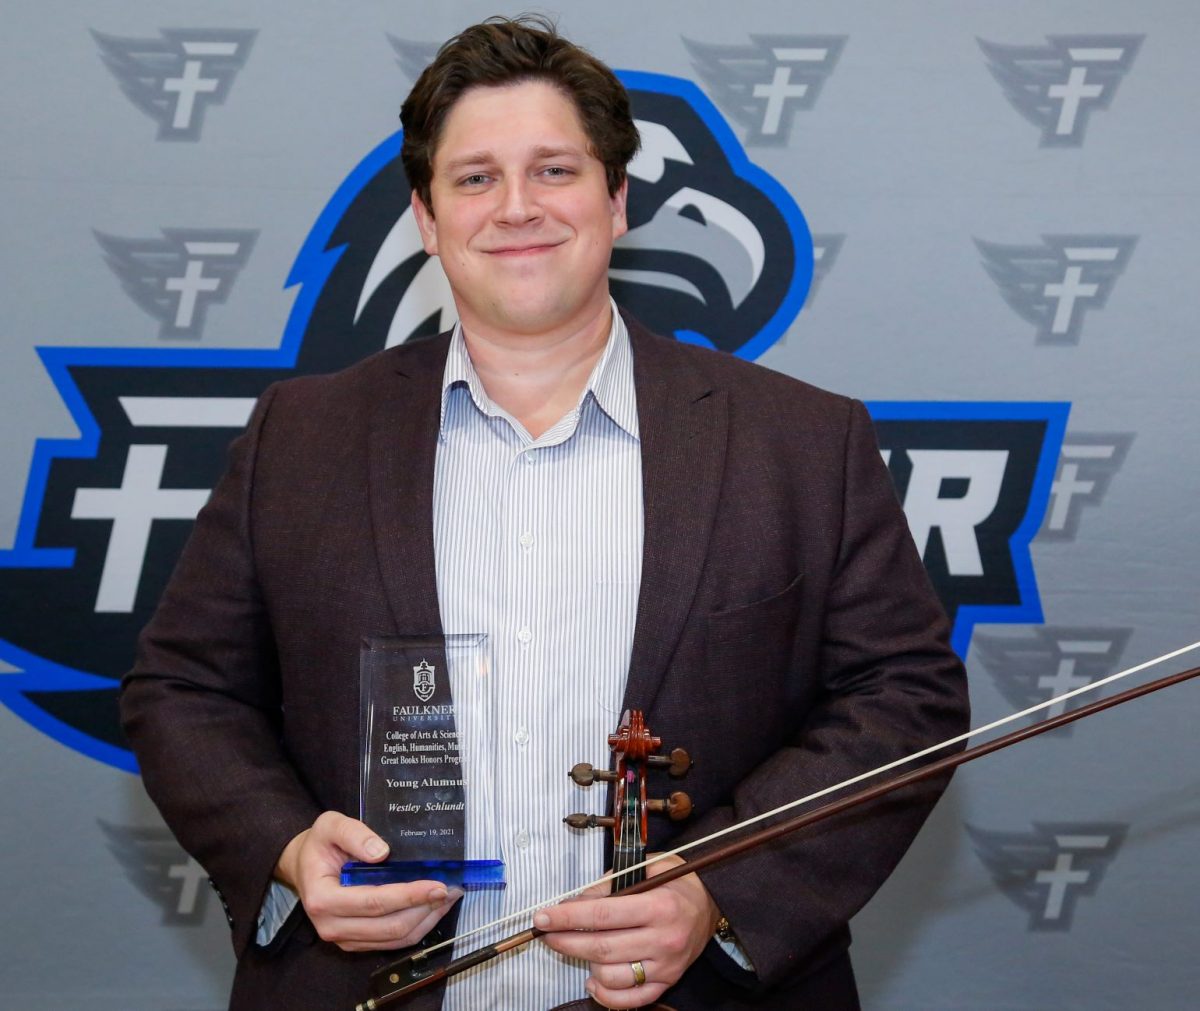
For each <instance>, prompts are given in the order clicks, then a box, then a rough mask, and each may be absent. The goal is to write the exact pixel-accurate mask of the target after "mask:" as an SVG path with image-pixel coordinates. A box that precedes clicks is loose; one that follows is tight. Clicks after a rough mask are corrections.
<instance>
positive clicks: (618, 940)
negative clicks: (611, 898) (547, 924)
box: [542, 930, 652, 962]
mask: <svg viewBox="0 0 1200 1011" xmlns="http://www.w3.org/2000/svg"><path fill="white" fill-rule="evenodd" d="M542 942H543V943H544V944H545V945H546V946H547V947H549V948H551V949H552V950H554V951H557V952H558V953H559V954H560V955H567V956H569V957H571V958H578V959H582V960H583V961H585V962H626V961H629V962H632V961H633V960H634V959H637V958H640V957H641V956H642V955H644V954H645V953H646V952H647V951H649V950H651V944H652V938H651V935H650V934H649V933H648V932H647V931H646V930H596V931H592V930H562V931H556V932H554V933H550V934H545V935H543V937H542Z"/></svg>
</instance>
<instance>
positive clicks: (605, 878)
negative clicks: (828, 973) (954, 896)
mask: <svg viewBox="0 0 1200 1011" xmlns="http://www.w3.org/2000/svg"><path fill="white" fill-rule="evenodd" d="M1196 649H1200V641H1197V642H1193V643H1191V644H1190V645H1187V646H1181V647H1179V648H1178V649H1174V650H1171V651H1170V652H1169V653H1164V654H1162V656H1157V657H1155V658H1154V659H1152V660H1144V661H1142V662H1141V663H1139V664H1135V665H1134V666H1132V667H1128V668H1126V669H1125V670H1123V671H1118V672H1117V673H1116V674H1110V675H1109V676H1108V677H1105V678H1101V679H1100V680H1098V681H1092V682H1090V683H1089V684H1086V685H1083V686H1082V687H1080V688H1074V689H1072V690H1071V691H1069V692H1064V693H1063V694H1062V695H1057V696H1055V697H1054V698H1052V699H1048V700H1046V701H1045V702H1039V703H1038V704H1037V705H1033V706H1030V707H1029V708H1028V709H1022V710H1021V711H1020V712H1018V713H1011V714H1010V715H1008V716H1002V717H1001V718H1000V719H998V720H993V721H992V722H991V723H988V724H985V725H984V726H981V727H976V728H975V729H973V730H968V731H967V732H966V733H965V734H959V735H958V736H957V737H952V738H950V739H949V740H946V741H942V742H941V743H940V744H934V745H931V746H930V747H928V748H925V749H924V750H923V751H917V752H914V753H913V754H911V755H905V756H904V757H902V758H897V759H896V760H895V761H892V762H888V763H887V764H886V765H880V766H878V767H877V768H874V769H870V770H868V771H867V772H860V773H859V774H858V775H856V776H851V777H850V778H849V779H844V780H842V781H841V782H840V783H834V784H833V785H832V786H826V787H823V788H822V789H820V790H817V791H816V792H814V793H810V794H809V795H808V796H806V797H800V798H799V799H798V800H791V801H788V802H787V803H786V804H781V805H780V806H779V807H776V808H772V809H771V810H770V811H764V812H762V814H756V815H754V816H752V817H750V818H747V819H745V820H744V821H739V822H737V823H736V824H734V825H727V826H726V827H725V828H723V829H719V830H718V831H716V832H713V833H711V834H710V835H706V836H704V837H703V838H701V839H693V840H692V841H691V842H687V843H684V844H683V845H682V846H679V847H676V848H675V849H673V850H668V851H667V852H665V853H656V854H655V855H654V856H652V857H648V858H647V859H645V860H643V861H642V862H641V863H638V864H634V865H632V866H630V867H624V868H622V869H621V871H620V872H618V871H616V870H613V871H610V872H609V873H608V874H604V875H601V876H600V877H598V878H596V880H594V881H590V882H588V883H587V884H584V885H580V886H579V887H578V888H573V889H571V890H570V891H567V892H563V893H562V894H560V895H556V896H554V897H553V898H549V899H544V900H543V901H541V902H538V903H537V904H536V905H532V906H527V907H526V908H524V909H519V910H517V911H516V912H513V913H507V914H505V915H504V916H501V917H499V918H498V919H495V920H492V922H491V923H485V924H483V925H482V926H479V927H475V928H473V929H472V930H468V931H466V932H465V933H462V934H459V935H457V936H456V937H451V938H449V939H448V940H446V941H442V942H441V943H439V944H431V945H430V946H429V947H428V948H426V949H425V950H424V951H423V952H422V957H426V956H429V955H432V954H433V953H434V952H435V951H439V950H441V949H442V948H445V947H448V946H449V945H452V944H457V943H458V942H460V941H465V940H466V939H467V938H468V937H474V936H475V935H476V934H482V933H483V932H484V931H487V930H493V929H495V928H496V927H498V926H501V925H502V924H505V923H508V922H510V921H511V920H518V919H523V918H525V917H528V916H532V915H533V914H534V913H536V912H537V911H538V910H540V909H545V908H546V907H547V906H554V905H558V903H560V902H566V901H567V900H569V899H574V898H577V897H578V896H580V895H582V894H583V893H584V892H586V891H587V890H588V889H589V888H595V887H598V886H599V885H603V884H606V883H609V882H611V881H613V880H614V879H615V878H617V877H618V873H620V874H629V873H631V872H635V871H639V870H645V869H646V868H648V867H652V866H653V865H654V864H657V863H660V862H661V861H663V860H668V859H670V858H671V857H676V856H679V855H680V854H682V853H686V852H688V851H689V850H693V849H695V848H696V847H698V846H703V845H704V844H706V843H710V842H715V841H716V840H717V839H722V838H724V837H725V836H727V835H730V834H732V833H734V832H740V831H741V830H742V829H744V828H748V827H749V826H751V825H756V824H758V823H759V822H761V821H766V820H767V819H768V818H773V817H775V816H776V815H780V814H784V813H786V812H787V811H791V810H792V809H793V808H797V807H801V806H803V805H804V804H809V803H812V802H813V801H814V800H820V799H821V798H822V797H825V796H828V795H829V794H831V793H836V792H837V791H838V790H842V789H845V788H846V787H848V786H854V785H855V784H857V783H861V782H862V781H863V780H865V779H870V778H871V777H872V776H878V775H880V774H882V773H885V772H891V771H892V770H893V769H896V768H899V767H900V766H902V765H907V764H908V763H910V762H915V761H917V760H918V759H921V758H927V757H929V756H930V755H932V754H935V753H936V752H938V751H941V750H943V749H945V748H950V747H953V746H954V745H955V744H962V743H964V742H965V741H969V740H971V738H973V737H979V736H980V735H982V734H986V733H990V732H991V731H993V730H997V729H999V728H1000V727H1003V726H1005V725H1007V724H1009V723H1013V722H1015V721H1016V720H1020V719H1024V718H1025V717H1026V716H1031V715H1033V714H1034V713H1038V712H1041V711H1042V710H1044V709H1050V708H1051V707H1053V706H1057V705H1060V704H1062V703H1064V702H1068V701H1070V700H1071V699H1073V698H1075V697H1076V696H1079V695H1084V694H1086V693H1087V692H1093V691H1096V690H1097V689H1099V688H1103V687H1104V686H1105V685H1110V684H1115V683H1116V682H1117V681H1120V680H1122V679H1123V678H1127V677H1132V676H1133V675H1134V674H1137V673H1140V672H1141V671H1144V670H1147V669H1149V668H1151V667H1156V666H1158V665H1159V664H1162V663H1166V662H1167V661H1168V660H1174V659H1175V658H1176V657H1179V656H1183V655H1184V654H1185V653H1191V652H1192V651H1193V650H1196Z"/></svg>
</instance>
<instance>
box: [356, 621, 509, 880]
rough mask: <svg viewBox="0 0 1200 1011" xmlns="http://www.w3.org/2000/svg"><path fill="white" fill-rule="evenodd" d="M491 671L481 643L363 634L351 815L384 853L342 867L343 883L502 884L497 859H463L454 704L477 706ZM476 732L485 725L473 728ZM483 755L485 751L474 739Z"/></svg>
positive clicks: (483, 796) (474, 799)
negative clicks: (355, 797) (355, 813)
mask: <svg viewBox="0 0 1200 1011" xmlns="http://www.w3.org/2000/svg"><path fill="white" fill-rule="evenodd" d="M490 669H491V661H490V655H489V651H488V641H487V636H486V635H485V634H483V633H477V634H469V635H407V636H370V637H364V639H363V641H362V648H361V651H360V654H359V679H360V682H359V684H360V708H359V739H360V744H361V753H360V767H359V770H360V784H359V818H360V819H361V820H362V821H363V822H365V823H366V824H367V825H368V826H370V828H371V829H373V830H374V831H375V832H376V833H378V834H379V835H380V836H381V837H382V838H383V839H384V840H386V842H387V843H388V845H389V846H390V847H391V852H390V853H389V854H388V859H387V860H385V861H383V862H381V863H363V862H359V861H352V862H350V863H347V864H345V865H344V866H343V867H342V874H341V881H342V884H343V885H362V884H389V883H392V882H397V881H426V880H429V881H442V882H445V883H446V884H450V885H457V886H459V887H461V888H464V889H466V890H468V891H470V890H475V889H481V888H503V887H504V864H503V863H502V862H501V861H500V860H490V859H483V860H480V859H472V860H468V859H466V853H467V840H466V805H467V803H468V801H469V802H470V803H473V804H475V803H488V802H489V801H490V796H491V794H490V790H479V791H476V793H477V795H475V796H470V797H469V796H468V791H469V784H468V783H467V782H466V779H465V775H464V765H463V746H464V743H465V741H464V739H463V738H462V737H460V727H461V718H462V717H465V716H466V713H465V712H462V713H460V712H459V710H458V704H459V703H458V702H457V701H456V699H458V700H461V701H463V702H466V703H468V704H469V703H474V704H475V705H477V706H478V705H480V703H482V702H483V700H484V698H485V697H486V691H487V689H488V687H489V685H488V680H489V674H490ZM479 725H480V726H486V722H480V723H479ZM473 739H474V742H475V746H477V747H480V748H481V749H482V750H483V752H484V756H483V757H486V756H487V754H489V753H490V746H489V744H488V742H487V741H486V738H485V736H484V735H481V734H479V733H478V732H476V733H475V734H474V737H473Z"/></svg>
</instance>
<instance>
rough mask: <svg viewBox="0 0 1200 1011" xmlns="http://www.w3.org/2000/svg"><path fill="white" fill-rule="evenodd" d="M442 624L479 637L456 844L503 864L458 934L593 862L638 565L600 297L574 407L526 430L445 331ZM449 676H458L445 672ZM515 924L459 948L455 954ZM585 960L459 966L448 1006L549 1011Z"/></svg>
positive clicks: (439, 550) (619, 345)
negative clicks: (484, 668)
mask: <svg viewBox="0 0 1200 1011" xmlns="http://www.w3.org/2000/svg"><path fill="white" fill-rule="evenodd" d="M433 515H434V545H435V551H436V563H437V589H438V603H439V606H440V609H441V615H442V627H443V628H444V630H445V631H446V632H447V633H449V634H453V633H479V632H483V633H486V635H487V637H488V644H489V650H490V657H491V663H490V670H489V673H488V674H487V676H486V678H485V679H483V682H482V683H476V684H472V685H465V684H462V683H454V684H453V689H454V691H455V696H456V699H458V703H459V704H458V709H459V712H460V714H461V715H460V718H459V724H460V725H459V731H460V734H462V752H463V778H464V782H465V787H466V791H467V826H466V846H467V856H468V857H469V858H473V859H486V858H497V857H498V858H500V859H502V860H503V861H504V864H505V869H506V877H507V882H508V886H507V888H506V889H505V890H503V891H491V892H473V893H469V894H468V895H466V896H465V897H464V898H463V899H462V912H461V917H460V920H459V932H460V933H462V932H464V931H467V930H471V929H473V928H475V927H478V926H480V925H482V924H484V923H488V922H490V921H492V920H494V919H497V918H499V917H501V916H503V915H505V914H506V913H510V912H513V911H516V910H519V909H523V908H525V907H527V906H529V905H532V904H535V903H537V902H539V901H542V900H544V899H546V898H548V897H551V896H554V895H557V894H559V893H561V892H563V891H566V890H568V889H571V888H574V887H577V886H578V885H581V884H584V883H586V882H587V881H589V880H591V879H592V878H594V877H596V876H597V875H599V874H600V873H602V872H603V870H604V838H603V837H604V833H603V831H602V830H599V829H593V830H590V831H578V830H574V829H569V828H567V827H566V826H565V825H564V824H563V822H562V819H563V817H564V816H565V815H567V814H569V813H571V812H573V811H584V812H590V813H597V814H600V813H603V805H604V799H605V790H604V787H603V785H596V786H593V787H591V788H589V789H582V788H580V787H577V786H575V785H574V784H573V783H572V782H571V781H570V780H569V779H568V777H567V772H568V770H569V769H570V768H571V766H573V765H575V764H576V763H577V762H591V763H592V764H593V765H596V766H598V767H601V768H607V767H608V765H609V755H608V747H607V744H606V737H607V735H608V734H609V733H611V732H612V730H613V729H614V728H615V727H616V725H617V723H618V721H619V718H620V715H621V714H620V705H621V698H622V695H623V694H624V690H625V681H626V677H627V674H628V667H629V658H630V651H631V648H632V644H633V628H634V618H635V614H636V610H637V598H638V588H639V583H640V581H641V562H642V534H643V530H642V527H643V522H642V461H641V448H640V440H639V432H638V418H637V403H636V395H635V390H634V382H633V358H632V354H631V351H630V347H629V337H628V334H627V333H626V330H625V324H624V322H623V321H622V320H621V317H620V315H619V314H618V313H617V311H616V307H615V306H614V307H613V323H612V328H611V330H610V332H609V338H608V343H607V345H606V346H605V349H604V351H603V353H602V355H601V358H600V360H599V361H598V362H597V364H596V366H595V368H594V369H593V371H592V374H591V376H590V377H589V379H588V382H587V386H586V388H585V391H584V393H583V395H582V397H581V398H580V401H579V403H578V404H577V405H576V407H575V408H574V409H573V410H571V411H569V412H568V413H567V414H566V415H565V416H564V417H563V418H562V419H560V420H559V421H558V423H557V424H555V425H554V426H553V427H551V428H550V429H549V430H548V431H546V432H544V433H543V434H542V435H541V436H539V437H538V438H536V439H534V438H533V437H532V436H530V434H529V433H528V431H526V429H525V427H524V426H523V425H522V424H521V423H520V422H519V421H517V420H516V419H515V418H513V417H512V416H511V415H509V414H508V413H507V412H506V411H504V410H503V409H502V408H500V407H498V406H497V405H496V404H495V403H493V402H492V400H491V399H490V398H489V397H488V395H487V393H486V392H485V391H484V388H483V384H482V383H481V381H480V379H479V377H478V375H477V374H476V372H475V369H474V368H473V366H472V364H471V360H470V356H469V355H468V353H467V348H466V344H465V342H464V340H463V335H462V332H461V329H460V328H457V327H456V328H455V332H454V335H453V337H452V339H451V343H450V352H449V356H448V358H447V361H446V370H445V376H444V380H443V388H442V412H441V425H440V431H439V438H438V446H437V459H436V470H435V479H434V509H433ZM451 678H452V682H454V681H460V680H461V679H460V678H459V677H458V676H457V675H456V674H455V672H454V670H453V668H452V671H451ZM526 926H528V922H527V921H526V922H517V923H508V924H505V925H504V926H503V927H500V928H497V929H494V930H490V931H488V932H486V933H485V934H484V935H481V936H476V937H474V938H471V939H470V940H469V941H467V942H465V943H464V945H463V950H462V951H456V954H462V953H464V951H466V950H472V949H474V948H475V947H478V946H479V945H480V944H483V943H489V942H491V941H494V940H497V939H498V938H499V937H502V936H504V935H506V934H509V933H512V932H514V931H515V930H520V929H524V928H525V927H526ZM586 977H587V966H586V964H584V963H580V962H577V961H574V960H569V959H566V958H563V957H562V956H560V955H557V954H556V953H554V952H552V951H551V950H550V949H549V948H547V947H545V945H543V944H540V943H536V942H535V943H534V944H532V945H530V946H529V948H528V949H527V950H526V951H525V952H523V953H521V954H517V955H515V956H513V955H511V954H510V955H508V956H504V957H502V958H501V959H499V960H497V961H494V962H492V963H490V964H489V965H486V966H482V967H479V968H477V969H475V970H472V971H470V972H468V973H465V974H463V975H462V976H459V977H458V978H457V979H456V980H455V981H453V982H452V983H451V984H450V986H449V987H448V988H447V991H446V997H445V1001H444V1003H443V1008H444V1009H446V1011H478V1009H483V1008H505V1009H509V1008H511V1009H527V1008H537V1009H542V1008H549V1007H552V1006H553V1005H555V1004H559V1003H562V1002H565V1001H569V1000H574V999H577V998H579V997H582V996H584V995H585V993H584V989H583V983H584V980H585V979H586Z"/></svg>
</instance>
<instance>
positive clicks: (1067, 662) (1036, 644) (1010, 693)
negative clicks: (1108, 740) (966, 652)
mask: <svg viewBox="0 0 1200 1011" xmlns="http://www.w3.org/2000/svg"><path fill="white" fill-rule="evenodd" d="M1132 632H1133V630H1132V629H1129V628H1095V627H1092V626H1088V627H1066V626H1061V625H1056V626H1049V625H1045V626H1040V627H1034V628H1032V629H1030V630H1029V631H1028V632H1022V633H1016V634H1002V633H997V632H980V633H977V634H976V636H975V643H974V645H975V649H976V651H977V652H978V655H979V658H980V660H981V661H982V662H983V666H984V667H985V668H986V669H987V671H988V673H989V674H991V676H992V679H993V680H994V681H995V682H996V686H997V687H998V688H999V689H1000V693H1001V694H1002V695H1003V696H1004V697H1005V699H1007V700H1008V702H1009V704H1010V705H1011V706H1012V707H1013V708H1014V709H1018V710H1019V709H1028V708H1029V707H1030V706H1034V705H1037V704H1039V703H1043V702H1048V701H1049V700H1050V699H1053V698H1057V697H1058V696H1060V695H1065V694H1066V693H1067V692H1070V691H1074V690H1075V689H1077V688H1082V687H1083V686H1084V685H1087V684H1091V683H1092V682H1093V681H1095V680H1097V679H1099V678H1102V677H1104V676H1106V675H1108V674H1112V673H1114V672H1115V671H1116V669H1117V667H1118V665H1119V663H1120V661H1121V656H1122V654H1123V653H1124V652H1125V645H1126V643H1128V641H1129V636H1130V635H1131V634H1132ZM1084 701H1090V700H1087V699H1085V700H1084ZM1073 702H1074V700H1067V701H1066V702H1056V703H1055V704H1054V705H1052V706H1050V707H1049V708H1047V709H1046V710H1044V711H1043V713H1042V714H1040V715H1039V716H1038V718H1039V719H1049V718H1051V717H1054V716H1058V715H1060V714H1061V713H1063V712H1064V711H1065V710H1066V709H1068V708H1075V706H1074V705H1073ZM1072 729H1074V728H1073V726H1072V725H1068V726H1065V727H1061V728H1059V729H1058V730H1056V731H1054V733H1056V734H1059V735H1062V736H1064V737H1065V736H1068V735H1069V734H1070V733H1071V731H1072Z"/></svg>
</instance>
